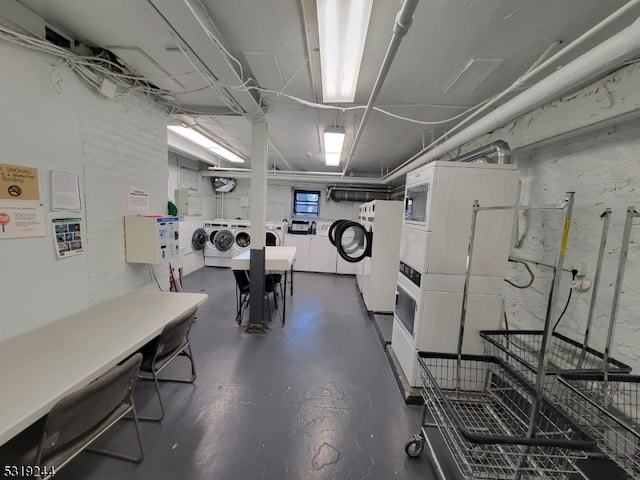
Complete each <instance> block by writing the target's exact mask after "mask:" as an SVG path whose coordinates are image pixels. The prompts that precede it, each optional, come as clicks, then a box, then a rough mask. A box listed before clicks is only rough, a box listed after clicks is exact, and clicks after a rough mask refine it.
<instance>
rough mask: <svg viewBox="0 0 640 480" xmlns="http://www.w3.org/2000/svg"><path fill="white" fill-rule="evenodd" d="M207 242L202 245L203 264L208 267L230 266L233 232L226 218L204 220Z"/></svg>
mask: <svg viewBox="0 0 640 480" xmlns="http://www.w3.org/2000/svg"><path fill="white" fill-rule="evenodd" d="M204 229H205V232H206V235H207V242H206V245H205V247H204V264H205V265H206V266H208V267H230V266H231V253H232V252H231V250H232V247H233V242H234V237H233V232H232V231H231V229H230V228H229V223H228V221H227V220H212V221H207V222H204Z"/></svg>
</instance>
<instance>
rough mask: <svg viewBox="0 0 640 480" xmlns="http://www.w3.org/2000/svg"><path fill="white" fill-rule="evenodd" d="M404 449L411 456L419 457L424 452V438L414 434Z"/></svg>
mask: <svg viewBox="0 0 640 480" xmlns="http://www.w3.org/2000/svg"><path fill="white" fill-rule="evenodd" d="M404 451H405V453H406V454H407V455H409V456H410V457H411V458H417V457H419V456H420V455H422V452H424V439H423V438H422V437H421V436H420V435H414V437H413V438H412V439H411V440H409V441H408V442H407V444H406V445H405V446H404Z"/></svg>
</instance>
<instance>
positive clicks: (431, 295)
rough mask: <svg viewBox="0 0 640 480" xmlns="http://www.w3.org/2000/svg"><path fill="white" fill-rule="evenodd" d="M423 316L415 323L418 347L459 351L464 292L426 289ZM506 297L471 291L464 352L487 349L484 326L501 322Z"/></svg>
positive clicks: (463, 346)
mask: <svg viewBox="0 0 640 480" xmlns="http://www.w3.org/2000/svg"><path fill="white" fill-rule="evenodd" d="M421 302H422V306H419V307H418V310H419V311H422V314H421V318H419V321H418V322H417V325H416V327H415V335H414V337H415V348H416V349H418V350H427V351H432V352H449V353H453V352H456V351H457V349H458V334H459V331H460V330H459V328H460V315H461V312H462V294H461V293H449V292H431V291H426V292H423V293H422V297H421ZM501 316H502V297H501V296H499V295H479V294H470V295H469V296H468V301H467V314H466V320H465V328H464V338H463V343H462V353H469V354H478V355H481V354H482V353H483V348H482V342H481V339H480V330H493V329H497V328H499V326H500V319H501Z"/></svg>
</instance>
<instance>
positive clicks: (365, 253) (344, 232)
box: [335, 221, 373, 263]
mask: <svg viewBox="0 0 640 480" xmlns="http://www.w3.org/2000/svg"><path fill="white" fill-rule="evenodd" d="M372 241H373V234H372V233H371V232H368V231H367V230H366V229H365V227H364V226H363V225H361V224H359V223H356V222H351V221H346V222H343V223H341V224H340V225H338V227H337V228H336V232H335V242H336V248H337V249H338V255H340V256H341V257H342V258H343V259H344V260H345V261H347V262H350V263H357V262H360V261H361V260H363V259H364V258H365V257H370V256H371V245H372Z"/></svg>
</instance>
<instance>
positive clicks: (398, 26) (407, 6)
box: [342, 0, 418, 177]
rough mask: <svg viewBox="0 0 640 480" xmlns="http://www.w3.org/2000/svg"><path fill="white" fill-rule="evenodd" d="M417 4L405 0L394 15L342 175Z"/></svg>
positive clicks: (414, 1) (344, 173) (360, 136)
mask: <svg viewBox="0 0 640 480" xmlns="http://www.w3.org/2000/svg"><path fill="white" fill-rule="evenodd" d="M417 6H418V0H405V1H404V3H403V4H402V7H401V8H400V11H399V12H398V14H397V15H396V21H395V24H394V25H393V36H392V37H391V42H389V47H388V48H387V53H386V54H385V56H384V60H383V61H382V66H381V67H380V71H379V72H378V77H377V78H376V83H375V84H374V85H373V90H372V91H371V95H370V96H369V101H368V102H367V107H366V108H365V110H364V114H363V115H362V119H361V120H360V125H359V126H358V131H357V132H356V135H355V137H354V139H353V143H352V144H351V149H350V150H349V155H348V156H347V160H346V161H345V163H344V168H343V170H342V176H343V177H344V176H345V175H346V174H347V168H348V167H349V161H350V160H351V158H353V154H354V153H355V151H356V147H357V146H358V143H359V142H360V139H361V138H362V132H364V127H365V125H366V124H367V120H369V116H370V115H371V111H372V110H373V105H374V103H375V101H376V99H377V98H378V94H379V93H380V90H381V89H382V85H383V83H384V81H385V79H386V78H387V73H389V70H390V69H391V64H392V63H393V59H394V58H395V56H396V53H397V52H398V48H399V47H400V42H401V41H402V38H403V37H404V36H405V35H406V34H407V32H408V31H409V27H411V23H412V22H413V12H414V11H415V9H416V7H417Z"/></svg>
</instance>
